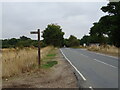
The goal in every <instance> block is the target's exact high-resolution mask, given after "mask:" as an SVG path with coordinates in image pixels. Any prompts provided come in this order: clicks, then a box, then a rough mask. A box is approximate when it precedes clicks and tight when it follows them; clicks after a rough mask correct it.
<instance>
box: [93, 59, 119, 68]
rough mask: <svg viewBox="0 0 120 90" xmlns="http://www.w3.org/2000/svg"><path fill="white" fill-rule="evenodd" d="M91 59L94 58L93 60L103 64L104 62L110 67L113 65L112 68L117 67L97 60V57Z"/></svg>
mask: <svg viewBox="0 0 120 90" xmlns="http://www.w3.org/2000/svg"><path fill="white" fill-rule="evenodd" d="M93 60H95V61H97V62H100V63H103V64H105V65H108V66H111V67H113V68H117V67H115V66H113V65H110V64H107V63H105V62H102V61H99V60H97V59H93Z"/></svg>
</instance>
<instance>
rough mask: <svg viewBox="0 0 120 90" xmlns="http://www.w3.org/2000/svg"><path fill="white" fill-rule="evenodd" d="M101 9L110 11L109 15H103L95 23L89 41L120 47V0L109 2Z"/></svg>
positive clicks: (106, 11)
mask: <svg viewBox="0 0 120 90" xmlns="http://www.w3.org/2000/svg"><path fill="white" fill-rule="evenodd" d="M101 10H102V11H103V12H105V13H108V15H106V16H103V17H101V18H100V20H99V21H98V22H96V23H93V27H91V28H90V33H89V34H90V37H89V42H91V43H95V42H98V43H100V44H106V43H107V44H113V45H115V46H117V47H120V36H119V35H120V30H119V28H120V23H119V21H120V1H119V2H109V3H108V4H107V6H103V7H102V8H101ZM83 39H85V37H83V38H82V40H83ZM84 41H85V40H84Z"/></svg>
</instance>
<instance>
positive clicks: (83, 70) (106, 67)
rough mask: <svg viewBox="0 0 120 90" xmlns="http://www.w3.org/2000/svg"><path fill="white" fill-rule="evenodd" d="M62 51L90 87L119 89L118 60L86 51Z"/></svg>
mask: <svg viewBox="0 0 120 90" xmlns="http://www.w3.org/2000/svg"><path fill="white" fill-rule="evenodd" d="M60 50H61V52H62V54H63V55H64V57H65V58H66V59H67V60H68V61H69V62H70V64H72V66H73V67H74V68H75V69H76V71H77V72H78V73H79V74H80V75H81V77H82V78H83V80H84V81H85V82H87V83H88V84H89V86H90V87H93V88H118V58H115V57H110V56H106V55H102V54H98V53H95V52H91V51H87V50H84V49H73V48H61V49H60Z"/></svg>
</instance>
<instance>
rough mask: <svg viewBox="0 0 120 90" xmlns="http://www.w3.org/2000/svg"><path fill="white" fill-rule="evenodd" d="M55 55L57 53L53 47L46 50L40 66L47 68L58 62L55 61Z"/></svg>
mask: <svg viewBox="0 0 120 90" xmlns="http://www.w3.org/2000/svg"><path fill="white" fill-rule="evenodd" d="M56 55H57V52H56V49H55V48H53V49H52V50H51V51H49V52H48V54H47V55H46V57H44V58H43V60H42V65H41V68H45V69H47V68H50V67H52V66H54V65H56V64H58V62H57V61H55V57H56Z"/></svg>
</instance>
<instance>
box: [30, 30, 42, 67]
mask: <svg viewBox="0 0 120 90" xmlns="http://www.w3.org/2000/svg"><path fill="white" fill-rule="evenodd" d="M30 34H38V66H40V64H41V62H40V60H41V55H40V54H41V53H40V29H38V31H37V32H30Z"/></svg>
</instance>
